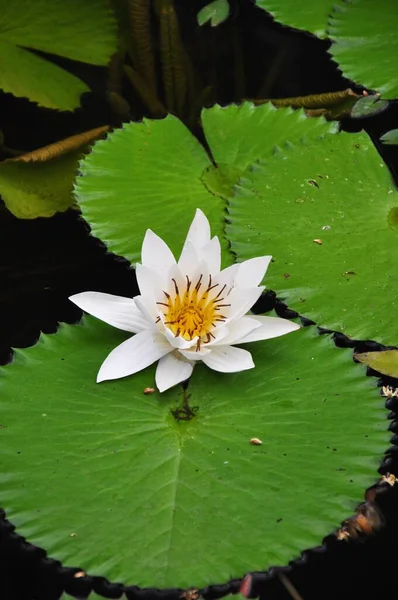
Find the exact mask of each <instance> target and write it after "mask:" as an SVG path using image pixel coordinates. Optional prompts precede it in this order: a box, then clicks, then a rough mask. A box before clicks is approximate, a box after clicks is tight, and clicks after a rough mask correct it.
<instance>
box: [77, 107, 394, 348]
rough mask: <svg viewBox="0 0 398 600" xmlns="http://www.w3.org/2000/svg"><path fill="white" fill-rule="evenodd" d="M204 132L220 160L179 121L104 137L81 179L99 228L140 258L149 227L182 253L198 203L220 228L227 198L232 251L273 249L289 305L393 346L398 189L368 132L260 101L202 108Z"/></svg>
mask: <svg viewBox="0 0 398 600" xmlns="http://www.w3.org/2000/svg"><path fill="white" fill-rule="evenodd" d="M203 127H204V132H205V135H206V140H207V143H208V146H209V148H210V150H211V154H212V157H213V158H214V161H215V166H211V164H210V161H209V159H208V158H207V156H206V153H205V152H204V150H203V149H202V147H201V146H200V145H199V143H198V142H197V141H196V139H195V138H194V137H193V136H192V135H191V134H190V133H189V132H188V130H186V129H185V128H184V127H183V125H182V124H181V123H180V122H179V121H177V120H176V119H175V118H173V117H168V118H167V119H165V120H162V121H152V122H151V121H145V123H144V124H131V125H129V126H126V127H125V128H124V129H123V130H121V131H117V132H115V133H114V134H112V135H111V136H110V137H109V141H103V142H98V143H97V144H96V145H95V146H94V150H93V152H92V154H91V155H90V156H88V157H87V158H86V159H85V160H83V162H82V163H81V168H80V171H81V172H82V175H83V176H82V177H79V178H78V184H77V198H78V201H79V203H80V205H81V208H82V211H83V214H84V216H85V218H87V220H88V221H89V223H90V225H91V226H92V228H93V232H94V235H96V236H98V237H100V238H101V239H102V240H104V241H105V242H106V243H107V244H108V245H109V247H110V249H111V250H113V251H114V252H116V253H118V254H122V255H123V256H126V257H128V258H129V259H130V260H132V261H137V260H139V253H140V246H141V241H142V238H143V235H144V232H145V230H146V228H147V227H151V228H152V229H154V230H155V231H156V232H157V233H159V235H161V237H165V239H166V240H167V241H171V244H172V248H173V250H174V251H176V252H177V253H178V252H179V251H180V249H181V244H182V241H183V237H184V235H185V231H186V229H187V227H188V223H189V220H190V219H191V218H192V214H193V212H194V208H195V207H196V206H198V207H200V208H202V209H203V210H204V211H205V212H206V213H209V216H210V217H211V220H212V223H213V228H214V232H215V233H216V232H217V233H220V232H221V233H222V223H223V215H224V210H225V206H226V201H227V200H228V212H229V224H228V225H227V226H226V230H225V231H226V237H227V239H228V241H230V242H231V248H232V251H233V252H234V253H235V254H236V256H237V258H238V260H245V259H247V258H251V257H254V256H261V255H264V254H270V253H272V254H273V256H274V262H273V263H272V265H271V267H270V269H269V273H268V278H267V285H268V286H269V287H270V288H271V289H274V290H275V291H277V292H278V294H279V295H280V296H281V297H282V298H284V299H285V300H286V301H287V302H288V304H289V306H290V307H291V308H293V309H295V310H297V311H298V312H299V313H300V314H302V315H304V316H306V317H308V318H311V319H313V320H314V321H315V322H316V323H318V324H319V325H321V326H322V327H327V328H330V329H333V330H337V331H342V332H343V333H345V334H347V335H349V336H353V337H359V338H362V339H378V340H380V341H382V342H384V343H389V342H393V341H394V339H395V338H396V337H397V335H398V326H394V323H393V324H391V326H390V327H389V328H386V327H385V319H384V316H383V315H384V314H385V311H386V310H387V307H391V306H394V303H395V301H396V300H395V295H394V293H395V292H394V290H395V289H396V287H397V286H398V278H397V276H396V274H395V272H394V270H391V269H390V270H389V271H388V272H386V265H388V264H389V263H390V261H391V260H394V256H395V255H394V252H395V251H394V248H395V247H396V244H395V238H396V234H397V233H396V232H397V225H396V222H397V216H396V213H397V212H398V209H397V195H396V192H395V190H394V188H393V186H392V182H391V179H390V176H389V173H388V171H387V169H386V167H385V166H384V164H383V163H382V162H381V160H380V158H379V156H378V154H377V152H376V150H375V149H374V147H373V145H372V144H371V142H370V140H369V138H368V137H367V135H366V134H364V133H363V134H360V135H358V136H356V137H354V136H352V135H351V134H347V133H341V134H337V133H331V132H333V131H335V128H334V126H332V125H329V124H326V123H325V122H323V121H322V120H319V119H309V118H307V117H306V116H305V115H304V113H302V112H299V111H296V112H294V111H292V110H291V109H285V110H282V109H279V110H276V109H274V108H273V107H272V106H270V105H262V106H260V107H258V108H255V107H254V106H253V105H252V104H250V103H245V104H243V105H241V106H239V107H237V106H230V107H227V108H220V107H213V108H212V109H209V110H206V111H204V112H203ZM170 139H173V140H174V147H175V148H176V150H175V151H174V152H173V153H172V154H170V152H169V151H168V148H169V143H170ZM133 215H134V216H133ZM148 215H150V217H149V216H148ZM176 224H178V227H179V230H180V231H181V235H179V236H176V235H175V228H176ZM369 239H372V245H369V243H368V240H369ZM314 240H318V242H317V241H314ZM374 247H377V252H374V251H373V248H374ZM395 258H396V260H398V256H397V257H395ZM373 299H377V300H373Z"/></svg>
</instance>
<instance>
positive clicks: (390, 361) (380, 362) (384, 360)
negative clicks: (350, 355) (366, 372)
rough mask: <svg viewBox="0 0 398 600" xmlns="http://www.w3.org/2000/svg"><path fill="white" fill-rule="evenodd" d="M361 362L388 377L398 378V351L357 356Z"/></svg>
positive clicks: (364, 353)
mask: <svg viewBox="0 0 398 600" xmlns="http://www.w3.org/2000/svg"><path fill="white" fill-rule="evenodd" d="M355 358H356V359H357V360H359V362H361V363H363V364H364V365H367V366H368V367H371V368H372V369H374V370H375V371H377V372H378V373H382V374H383V375H388V377H398V350H384V351H383V352H363V353H361V354H356V355H355Z"/></svg>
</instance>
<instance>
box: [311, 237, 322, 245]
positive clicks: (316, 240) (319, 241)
mask: <svg viewBox="0 0 398 600" xmlns="http://www.w3.org/2000/svg"><path fill="white" fill-rule="evenodd" d="M312 241H313V242H315V243H316V244H318V246H322V244H323V242H322V240H320V239H319V238H316V239H315V240H312Z"/></svg>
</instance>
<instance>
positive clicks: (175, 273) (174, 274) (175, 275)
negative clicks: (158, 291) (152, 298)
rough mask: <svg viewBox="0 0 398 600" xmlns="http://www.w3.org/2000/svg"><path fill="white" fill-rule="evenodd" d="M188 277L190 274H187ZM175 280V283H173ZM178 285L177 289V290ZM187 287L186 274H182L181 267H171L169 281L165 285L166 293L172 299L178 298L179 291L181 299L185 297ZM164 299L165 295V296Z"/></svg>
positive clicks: (168, 275)
mask: <svg viewBox="0 0 398 600" xmlns="http://www.w3.org/2000/svg"><path fill="white" fill-rule="evenodd" d="M187 275H188V273H187ZM173 280H174V281H173ZM176 285H177V288H176ZM186 286H187V279H186V277H185V273H184V274H182V273H181V269H180V267H179V266H178V265H177V264H176V265H173V266H172V267H171V269H170V270H169V271H168V273H167V281H166V284H165V288H164V291H165V292H168V293H169V294H170V296H171V297H172V298H174V297H175V296H176V293H177V289H178V292H179V295H180V297H182V296H183V294H184V292H185V289H186ZM162 295H163V294H162ZM163 297H164V295H163Z"/></svg>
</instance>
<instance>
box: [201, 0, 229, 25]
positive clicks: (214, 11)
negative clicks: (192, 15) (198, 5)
mask: <svg viewBox="0 0 398 600" xmlns="http://www.w3.org/2000/svg"><path fill="white" fill-rule="evenodd" d="M229 10H230V7H229V2H228V0H214V2H210V4H208V5H207V6H204V7H203V8H202V10H200V11H199V12H198V15H197V19H198V24H199V25H204V24H205V23H207V22H208V21H210V25H211V26H212V27H217V25H220V23H223V22H224V21H226V19H228V16H229Z"/></svg>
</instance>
